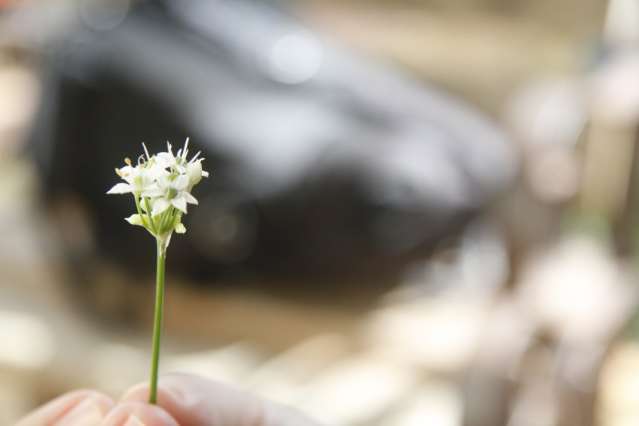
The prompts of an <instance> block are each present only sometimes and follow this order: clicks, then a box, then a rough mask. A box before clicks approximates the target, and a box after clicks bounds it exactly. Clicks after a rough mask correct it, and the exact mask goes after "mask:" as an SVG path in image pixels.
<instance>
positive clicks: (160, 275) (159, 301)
mask: <svg viewBox="0 0 639 426" xmlns="http://www.w3.org/2000/svg"><path fill="white" fill-rule="evenodd" d="M165 263H166V246H165V243H164V242H163V241H162V240H160V239H158V240H157V266H156V271H155V313H154V316H153V355H152V361H151V386H150V388H151V390H150V393H149V403H150V404H156V403H157V399H158V368H159V366H160V339H161V337H162V312H163V310H164V269H165Z"/></svg>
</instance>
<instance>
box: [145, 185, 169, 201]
mask: <svg viewBox="0 0 639 426" xmlns="http://www.w3.org/2000/svg"><path fill="white" fill-rule="evenodd" d="M162 195H164V191H163V190H162V189H160V188H159V187H158V186H157V185H154V186H149V187H147V188H146V189H145V190H144V191H143V192H142V196H143V197H150V198H156V197H161V196H162Z"/></svg>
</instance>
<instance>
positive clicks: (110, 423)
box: [100, 401, 179, 426]
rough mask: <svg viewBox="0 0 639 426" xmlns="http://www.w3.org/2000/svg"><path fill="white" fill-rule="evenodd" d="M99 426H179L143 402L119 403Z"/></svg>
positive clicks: (155, 406) (162, 412)
mask: <svg viewBox="0 0 639 426" xmlns="http://www.w3.org/2000/svg"><path fill="white" fill-rule="evenodd" d="M100 426H179V425H178V423H177V421H176V420H175V419H174V418H173V417H172V416H171V415H170V414H169V413H167V412H166V411H164V410H163V409H162V408H161V407H159V406H157V405H150V404H147V403H144V402H137V401H129V402H121V403H119V404H117V405H116V406H115V408H113V409H112V410H111V411H110V412H109V414H108V415H107V416H106V418H105V419H104V421H103V422H102V423H101V425H100Z"/></svg>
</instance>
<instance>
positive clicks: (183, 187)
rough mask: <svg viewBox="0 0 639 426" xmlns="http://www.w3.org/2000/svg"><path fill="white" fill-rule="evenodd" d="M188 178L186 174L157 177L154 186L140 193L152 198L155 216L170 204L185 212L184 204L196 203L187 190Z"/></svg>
mask: <svg viewBox="0 0 639 426" xmlns="http://www.w3.org/2000/svg"><path fill="white" fill-rule="evenodd" d="M188 187H189V178H188V176H186V175H177V176H176V175H168V176H163V177H161V178H160V179H158V180H157V181H156V183H155V186H153V187H152V188H149V189H147V190H146V191H144V192H143V193H142V195H143V196H145V197H150V198H152V199H153V211H152V212H151V214H152V215H153V216H157V215H159V214H162V213H164V211H165V210H166V209H168V208H169V207H170V206H173V207H175V208H176V209H178V210H180V211H181V212H182V213H186V204H187V203H189V204H197V200H196V199H195V197H193V196H192V195H191V194H190V193H189V192H188Z"/></svg>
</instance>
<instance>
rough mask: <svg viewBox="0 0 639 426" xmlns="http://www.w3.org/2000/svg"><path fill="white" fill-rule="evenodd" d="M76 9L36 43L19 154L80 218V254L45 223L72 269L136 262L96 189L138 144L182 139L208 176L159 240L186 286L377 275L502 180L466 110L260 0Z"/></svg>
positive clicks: (508, 155) (122, 212)
mask: <svg viewBox="0 0 639 426" xmlns="http://www.w3.org/2000/svg"><path fill="white" fill-rule="evenodd" d="M114 5H115V6H114ZM81 12H82V13H80V14H79V16H80V18H81V22H78V25H77V26H76V27H74V28H73V30H71V31H69V32H68V33H67V34H66V35H65V36H64V37H62V40H63V41H62V42H61V43H55V46H54V47H53V48H52V49H48V50H47V51H48V52H50V54H48V55H47V62H46V63H47V64H48V65H47V69H46V79H45V93H44V97H43V103H42V106H41V109H40V113H39V115H38V117H37V119H36V122H35V127H34V132H33V138H32V143H31V147H32V152H33V155H34V156H35V158H36V160H37V163H38V166H39V167H38V170H39V171H40V172H41V178H42V184H43V193H44V194H45V196H46V200H47V202H48V203H51V204H53V205H58V206H60V205H62V207H61V210H60V214H59V215H58V216H59V217H62V218H65V217H66V216H67V213H66V212H67V211H68V210H69V208H68V207H69V205H71V206H72V209H70V210H71V211H73V212H76V213H77V211H79V210H81V211H84V212H85V213H84V215H79V214H76V213H74V214H75V215H76V216H78V217H79V216H84V218H85V219H84V221H85V222H86V223H87V224H89V225H90V226H89V228H88V229H90V230H91V231H90V232H88V234H90V235H92V237H91V238H90V240H91V241H90V244H87V238H75V237H73V236H72V235H74V233H75V232H76V229H77V227H79V226H80V225H79V222H80V220H79V219H78V220H69V219H68V217H67V218H66V219H63V221H66V223H67V224H68V226H67V227H66V229H68V231H66V232H65V231H63V233H65V234H66V237H65V241H67V242H70V243H69V253H70V254H71V255H72V256H73V257H74V258H76V260H78V261H79V263H80V264H84V260H83V259H84V258H85V257H86V255H87V253H91V249H90V247H93V248H95V249H97V253H99V254H100V255H103V256H107V257H108V258H110V259H111V260H115V261H117V262H118V263H121V264H123V265H127V266H129V267H131V268H139V267H140V265H143V266H144V267H147V265H151V264H152V262H149V261H148V260H147V257H146V256H147V255H150V254H152V252H153V250H151V249H150V248H149V247H151V241H150V240H149V239H148V237H147V236H146V235H144V233H143V232H139V233H137V234H136V233H134V232H131V230H130V229H128V226H129V225H127V224H126V223H125V222H124V220H123V218H124V217H125V216H127V215H128V214H129V213H130V208H131V206H130V200H121V199H119V198H114V197H108V196H106V195H105V191H106V190H107V189H108V188H109V187H110V186H111V185H112V184H113V182H114V179H115V178H114V175H113V166H114V165H118V164H121V163H122V159H123V157H124V156H128V157H131V158H135V157H136V156H137V155H138V153H139V152H140V142H146V143H147V145H148V146H149V149H150V150H152V151H155V150H158V149H160V148H161V147H163V145H164V143H165V141H166V140H170V141H172V142H174V143H176V144H179V143H181V142H182V141H183V140H184V139H185V138H186V137H187V136H190V138H191V142H192V146H193V148H194V149H195V150H197V149H201V150H202V151H203V155H204V157H206V168H207V170H211V171H212V176H211V178H210V179H209V180H208V181H207V182H205V183H204V184H202V185H201V186H200V187H198V190H199V191H197V192H196V194H195V196H196V197H197V198H198V199H199V200H200V204H201V207H199V208H198V209H196V210H194V212H193V214H192V215H189V218H188V220H189V222H187V227H188V229H189V235H188V238H175V239H174V241H173V242H172V247H171V249H172V252H173V254H172V255H171V261H172V262H174V265H172V266H171V269H172V270H174V271H176V270H181V271H183V272H188V273H189V274H190V275H191V276H194V277H196V278H211V276H212V275H213V274H221V273H237V272H240V273H244V272H247V271H248V272H255V273H258V272H259V273H260V274H264V273H266V274H270V275H272V276H278V277H299V276H300V275H301V274H303V276H304V277H305V278H304V280H303V281H309V280H310V279H313V278H335V277H342V278H344V277H353V276H358V277H362V276H368V277H376V278H381V277H382V276H388V275H387V274H389V273H390V274H393V273H394V272H397V271H399V270H401V268H402V266H403V265H405V264H406V262H408V261H410V259H413V258H415V256H424V255H425V254H427V253H428V252H429V250H432V248H433V247H434V246H436V245H437V244H438V243H440V242H441V241H442V239H445V238H447V237H449V236H451V235H453V234H454V233H455V231H456V230H458V229H459V228H460V227H461V226H462V225H463V224H464V223H465V222H466V220H467V219H468V218H470V217H471V216H472V215H473V214H475V213H476V212H478V211H479V209H481V208H482V207H483V206H484V205H485V204H486V203H487V202H489V201H490V200H491V199H493V198H494V197H495V195H496V194H498V193H499V192H500V191H502V190H503V189H504V188H505V187H506V186H507V185H508V183H509V181H510V180H511V179H512V176H513V175H514V170H515V164H514V157H513V152H512V151H511V147H510V146H509V145H508V142H507V141H506V140H505V139H504V137H503V136H502V134H501V133H500V132H499V131H498V130H497V129H496V128H495V127H494V126H493V125H491V124H490V123H489V122H488V121H487V120H485V119H484V118H482V117H480V116H479V114H477V113H476V112H475V111H473V110H472V109H470V108H469V107H467V106H466V105H464V104H463V103H462V102H460V101H457V100H454V99H452V98H451V97H449V96H447V95H445V94H442V93H439V92H438V91H437V90H435V89H433V88H429V89H424V88H422V87H420V85H419V84H417V83H416V82H414V81H411V80H409V79H406V78H403V77H402V76H400V75H399V74H398V73H395V72H392V71H389V70H386V69H383V68H382V67H380V66H378V65H374V64H372V63H370V62H368V61H365V60H363V59H361V58H355V57H353V55H352V54H350V53H348V52H344V51H342V50H340V49H339V48H337V47H335V46H331V45H330V44H329V43H327V42H325V41H324V40H322V39H321V37H319V36H318V35H317V34H314V33H313V32H311V31H309V30H308V29H306V28H304V27H303V26H301V25H300V24H299V23H298V22H297V21H296V20H295V19H294V18H292V17H290V16H289V15H288V14H286V13H284V12H283V11H282V10H280V9H279V8H277V7H275V6H274V5H273V4H269V3H268V2H262V1H250V0H245V1H230V0H229V1H226V0H221V1H210V0H206V1H205V0H188V1H181V2H174V1H145V2H139V3H136V4H133V5H132V4H130V3H129V2H124V1H118V2H116V3H112V2H108V3H99V4H96V5H93V6H92V7H91V8H82V9H81ZM61 200H62V201H61ZM64 200H66V201H64ZM68 200H72V201H71V202H70V204H69V203H68ZM60 203H61V204H60ZM78 206H81V208H79V207H78ZM76 216H74V217H76ZM132 234H135V237H132Z"/></svg>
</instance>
